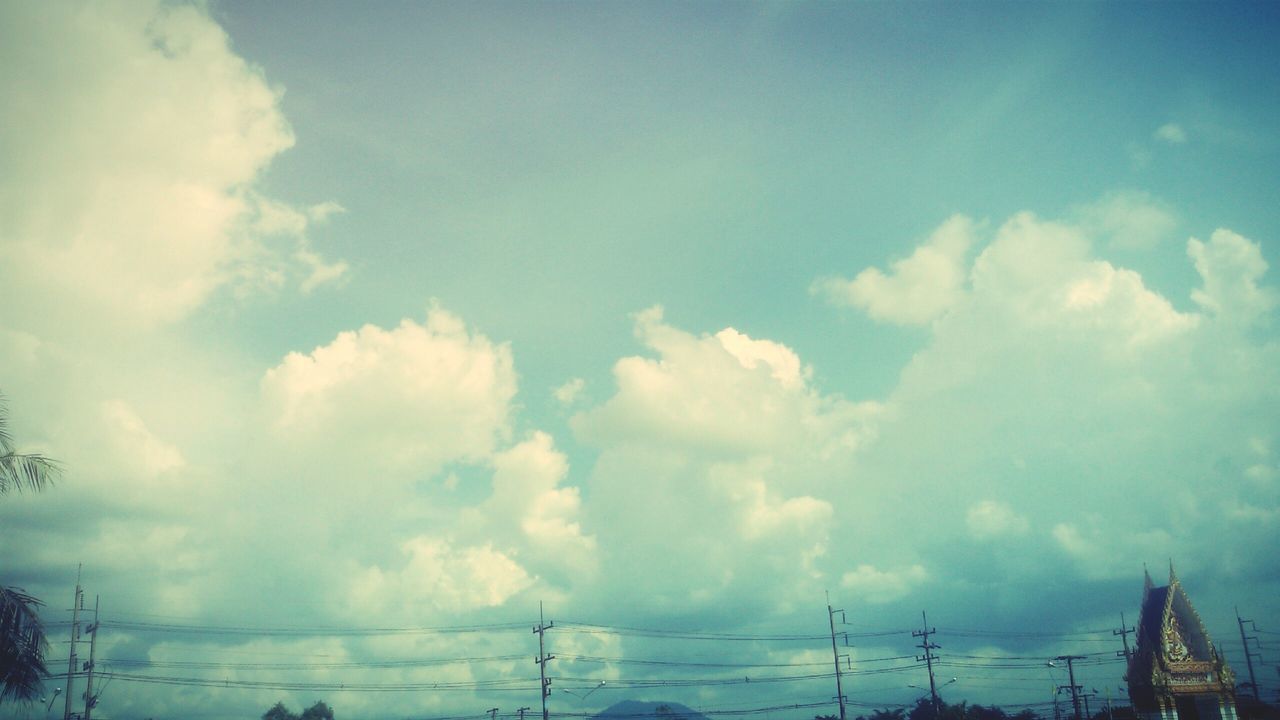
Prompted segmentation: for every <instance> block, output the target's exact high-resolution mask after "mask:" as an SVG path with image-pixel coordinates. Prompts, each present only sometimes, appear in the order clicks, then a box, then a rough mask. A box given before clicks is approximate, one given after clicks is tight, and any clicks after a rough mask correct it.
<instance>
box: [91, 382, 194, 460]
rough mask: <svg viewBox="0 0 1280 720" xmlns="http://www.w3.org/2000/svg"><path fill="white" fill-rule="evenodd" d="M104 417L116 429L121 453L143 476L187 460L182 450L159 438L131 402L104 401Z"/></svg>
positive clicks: (115, 433)
mask: <svg viewBox="0 0 1280 720" xmlns="http://www.w3.org/2000/svg"><path fill="white" fill-rule="evenodd" d="M102 415H103V420H104V421H105V422H106V423H107V425H108V427H109V428H110V429H111V430H112V431H114V433H113V434H114V440H115V443H116V447H117V452H118V454H119V457H120V458H121V459H122V460H124V461H125V462H127V463H129V464H131V465H132V467H133V468H134V470H135V471H136V472H138V473H140V474H142V475H144V476H147V477H154V476H156V475H159V474H160V473H163V472H165V471H168V470H174V469H177V468H180V467H182V466H183V465H185V464H186V460H185V459H183V457H182V452H181V451H179V450H178V448H176V447H174V446H173V445H171V444H169V443H166V442H164V441H163V440H161V439H159V438H157V437H156V436H155V435H154V434H153V433H152V432H151V431H150V430H149V429H148V428H147V426H146V424H145V423H144V422H143V421H142V418H140V417H138V414H137V412H135V411H134V409H133V408H132V407H130V406H129V404H128V403H126V402H124V401H123V400H112V401H109V402H106V403H104V404H103V407H102Z"/></svg>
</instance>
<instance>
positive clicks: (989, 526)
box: [965, 500, 1031, 539]
mask: <svg viewBox="0 0 1280 720" xmlns="http://www.w3.org/2000/svg"><path fill="white" fill-rule="evenodd" d="M965 522H966V523H967V524H968V526H969V533H970V534H971V535H973V536H974V537H976V538H980V539H989V538H996V537H1001V536H1006V535H1023V534H1025V533H1026V532H1027V531H1028V530H1029V529H1030V528H1031V523H1030V522H1028V521H1027V519H1026V518H1025V517H1023V516H1021V515H1019V514H1017V513H1015V512H1014V511H1013V508H1011V507H1009V505H1008V503H1002V502H999V501H996V500H983V501H981V502H978V503H975V504H973V505H971V506H969V511H968V513H966V514H965Z"/></svg>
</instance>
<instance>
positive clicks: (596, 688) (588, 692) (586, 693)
mask: <svg viewBox="0 0 1280 720" xmlns="http://www.w3.org/2000/svg"><path fill="white" fill-rule="evenodd" d="M604 686H605V681H604V680H601V681H600V684H599V685H596V686H595V687H593V688H591V689H590V690H588V691H586V692H584V693H582V694H581V695H579V694H578V693H576V692H574V691H572V690H567V689H565V688H560V692H563V693H568V694H570V695H572V696H574V697H576V698H578V699H579V700H586V699H587V696H588V695H590V694H591V693H593V692H595V691H597V690H599V689H600V688H602V687H604Z"/></svg>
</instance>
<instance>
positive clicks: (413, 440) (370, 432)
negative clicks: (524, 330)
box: [262, 308, 516, 474]
mask: <svg viewBox="0 0 1280 720" xmlns="http://www.w3.org/2000/svg"><path fill="white" fill-rule="evenodd" d="M515 392H516V377H515V371H514V369H513V363H512V358H511V352H510V350H509V349H508V348H507V346H505V345H495V344H494V343H492V342H490V341H489V340H488V338H486V337H484V336H483V335H478V334H471V333H469V332H468V331H467V328H466V326H465V325H464V324H463V322H462V320H460V319H459V318H457V317H455V316H454V315H452V314H450V313H449V312H447V311H445V310H441V309H439V308H432V309H431V310H430V311H429V312H428V313H427V319H426V322H425V323H424V324H419V323H416V322H414V321H412V320H408V319H406V320H403V321H402V322H401V323H400V325H399V326H397V327H395V328H393V329H391V330H384V329H382V328H379V327H377V326H374V325H366V326H364V327H363V328H361V329H359V330H357V331H347V332H343V333H340V334H339V335H338V336H337V337H336V338H334V340H333V342H331V343H329V344H328V345H324V346H321V347H318V348H316V349H315V350H313V351H312V352H310V353H306V354H303V353H298V352H294V353H290V354H289V355H288V356H286V357H285V358H284V360H283V361H282V362H281V363H280V365H278V366H277V367H275V368H272V369H271V370H268V371H267V372H266V374H265V375H264V377H263V379H262V393H263V396H264V400H265V403H266V406H267V408H268V412H269V414H270V417H271V419H272V425H273V426H274V429H275V432H276V434H277V437H279V438H280V439H282V440H286V441H290V442H304V443H306V444H307V445H308V446H309V447H312V448H314V450H315V451H316V452H319V453H323V454H324V455H325V457H332V456H333V455H335V454H341V455H343V456H347V457H350V458H352V459H353V460H356V461H358V463H359V464H361V465H364V466H366V467H368V468H370V469H373V468H385V469H390V470H399V471H415V472H419V473H428V474H429V473H431V472H433V471H434V470H436V469H438V468H440V467H441V466H442V465H443V464H445V463H447V462H452V461H457V460H472V461H475V460H479V459H482V458H484V457H486V456H487V455H488V454H489V453H490V452H491V451H492V450H493V448H494V445H495V443H496V442H497V441H499V440H500V439H502V438H504V437H506V436H507V434H508V433H509V417H508V416H509V413H510V402H511V399H512V397H513V396H514V395H515Z"/></svg>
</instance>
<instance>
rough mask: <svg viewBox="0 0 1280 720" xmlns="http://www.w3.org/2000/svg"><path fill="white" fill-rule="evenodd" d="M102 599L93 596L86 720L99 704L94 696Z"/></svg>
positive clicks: (85, 696) (85, 705) (86, 686)
mask: <svg viewBox="0 0 1280 720" xmlns="http://www.w3.org/2000/svg"><path fill="white" fill-rule="evenodd" d="M100 599H101V598H100V597H99V596H97V595H94V596H93V624H92V625H90V626H89V664H88V665H85V666H84V667H85V670H87V671H88V673H89V674H88V676H87V677H86V678H85V684H84V720H90V718H92V717H93V706H94V705H97V704H98V698H96V697H94V695H93V660H94V656H95V655H96V654H97V649H98V601H99V600H100Z"/></svg>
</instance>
